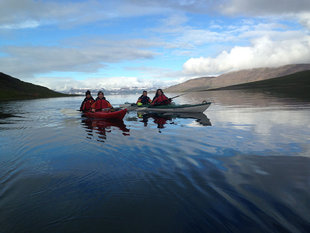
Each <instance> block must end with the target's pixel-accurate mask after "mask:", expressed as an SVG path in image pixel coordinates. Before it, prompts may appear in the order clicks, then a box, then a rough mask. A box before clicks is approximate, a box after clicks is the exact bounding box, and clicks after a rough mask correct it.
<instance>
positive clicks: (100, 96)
mask: <svg viewBox="0 0 310 233" xmlns="http://www.w3.org/2000/svg"><path fill="white" fill-rule="evenodd" d="M103 97H104V94H103V92H102V91H98V98H99V99H102V98H103Z"/></svg>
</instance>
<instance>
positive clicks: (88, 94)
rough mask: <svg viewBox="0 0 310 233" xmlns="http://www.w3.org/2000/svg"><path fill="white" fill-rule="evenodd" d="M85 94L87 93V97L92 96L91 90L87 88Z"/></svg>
mask: <svg viewBox="0 0 310 233" xmlns="http://www.w3.org/2000/svg"><path fill="white" fill-rule="evenodd" d="M85 95H86V98H90V97H91V94H90V91H89V90H87V91H86V92H85Z"/></svg>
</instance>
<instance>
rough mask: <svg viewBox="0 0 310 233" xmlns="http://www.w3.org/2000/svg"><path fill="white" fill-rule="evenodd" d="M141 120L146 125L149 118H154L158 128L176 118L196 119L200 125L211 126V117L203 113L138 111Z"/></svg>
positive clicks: (172, 122)
mask: <svg viewBox="0 0 310 233" xmlns="http://www.w3.org/2000/svg"><path fill="white" fill-rule="evenodd" d="M137 116H138V118H139V119H140V122H143V123H144V126H145V127H146V126H147V125H148V122H149V119H152V120H153V122H154V123H155V124H157V128H159V129H163V128H165V125H166V124H168V123H169V124H175V123H174V120H176V119H178V118H180V119H195V122H197V123H198V124H199V125H202V126H211V121H210V119H209V118H208V117H207V116H206V115H205V114H203V113H143V112H138V113H137Z"/></svg>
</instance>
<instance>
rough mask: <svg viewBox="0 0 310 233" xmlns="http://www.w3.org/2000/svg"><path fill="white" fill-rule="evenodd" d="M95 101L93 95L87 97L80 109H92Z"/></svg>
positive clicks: (85, 110)
mask: <svg viewBox="0 0 310 233" xmlns="http://www.w3.org/2000/svg"><path fill="white" fill-rule="evenodd" d="M93 103H95V100H94V99H93V97H90V98H89V99H87V98H85V99H84V100H83V102H82V104H81V107H80V110H81V111H83V112H87V111H89V110H91V106H92V104H93Z"/></svg>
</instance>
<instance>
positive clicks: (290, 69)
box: [165, 64, 310, 92]
mask: <svg viewBox="0 0 310 233" xmlns="http://www.w3.org/2000/svg"><path fill="white" fill-rule="evenodd" d="M307 70H310V64H293V65H286V66H281V67H277V68H256V69H249V70H241V71H234V72H230V73H227V74H222V75H220V76H218V77H210V78H206V77H203V78H196V79H192V80H189V81H187V82H184V83H181V84H177V85H174V86H171V87H169V88H166V89H165V91H167V92H184V91H203V90H212V89H219V88H224V87H229V86H235V85H241V84H246V83H252V82H257V81H262V80H268V79H274V78H278V77H284V76H288V75H292V74H294V73H298V72H302V71H307Z"/></svg>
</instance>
